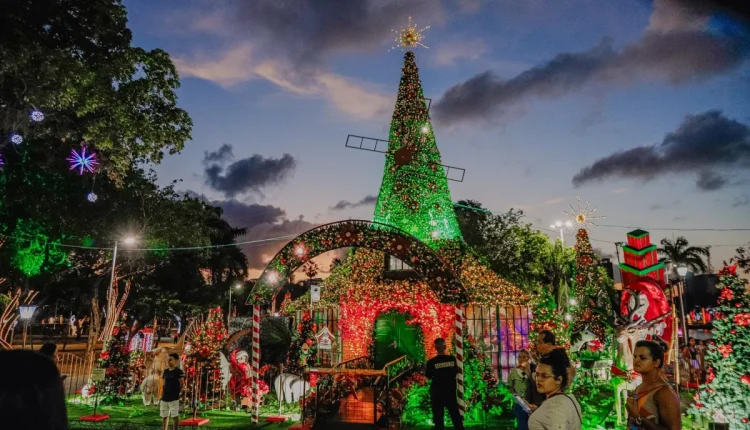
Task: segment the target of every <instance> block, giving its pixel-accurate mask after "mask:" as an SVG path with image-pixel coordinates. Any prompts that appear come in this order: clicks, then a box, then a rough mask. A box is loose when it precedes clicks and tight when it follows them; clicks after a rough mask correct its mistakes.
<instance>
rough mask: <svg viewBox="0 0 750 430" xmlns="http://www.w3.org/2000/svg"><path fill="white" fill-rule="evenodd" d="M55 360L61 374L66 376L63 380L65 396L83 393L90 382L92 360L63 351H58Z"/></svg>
mask: <svg viewBox="0 0 750 430" xmlns="http://www.w3.org/2000/svg"><path fill="white" fill-rule="evenodd" d="M55 362H56V364H57V369H58V370H59V371H60V374H61V375H62V376H63V377H64V378H65V379H64V380H63V388H64V389H65V397H68V398H70V397H75V396H79V395H81V393H82V392H83V391H84V390H85V386H86V385H87V384H88V383H89V375H90V374H91V361H89V360H86V359H85V358H83V357H79V356H77V355H74V354H71V353H68V352H61V353H57V356H56V359H55Z"/></svg>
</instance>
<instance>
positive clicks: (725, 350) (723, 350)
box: [719, 344, 734, 358]
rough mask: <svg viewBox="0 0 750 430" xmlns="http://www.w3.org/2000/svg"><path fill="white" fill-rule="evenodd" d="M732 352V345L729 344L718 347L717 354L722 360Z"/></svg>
mask: <svg viewBox="0 0 750 430" xmlns="http://www.w3.org/2000/svg"><path fill="white" fill-rule="evenodd" d="M732 351H734V350H733V349H732V345H730V344H724V345H721V346H720V347H719V352H720V353H721V355H722V356H723V357H724V358H728V357H729V354H731V353H732Z"/></svg>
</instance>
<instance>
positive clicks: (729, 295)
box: [719, 287, 734, 300]
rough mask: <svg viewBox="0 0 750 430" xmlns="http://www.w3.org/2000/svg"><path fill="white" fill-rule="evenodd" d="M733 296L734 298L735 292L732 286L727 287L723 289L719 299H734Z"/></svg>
mask: <svg viewBox="0 0 750 430" xmlns="http://www.w3.org/2000/svg"><path fill="white" fill-rule="evenodd" d="M733 298H734V293H733V292H732V289H731V288H728V287H725V288H722V289H721V294H720V295H719V300H732V299H733Z"/></svg>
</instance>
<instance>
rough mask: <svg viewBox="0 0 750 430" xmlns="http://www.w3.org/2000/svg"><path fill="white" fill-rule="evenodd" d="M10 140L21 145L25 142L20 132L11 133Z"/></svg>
mask: <svg viewBox="0 0 750 430" xmlns="http://www.w3.org/2000/svg"><path fill="white" fill-rule="evenodd" d="M10 141H11V142H13V144H15V145H20V144H22V143H23V136H21V135H20V134H18V133H13V134H11V135H10Z"/></svg>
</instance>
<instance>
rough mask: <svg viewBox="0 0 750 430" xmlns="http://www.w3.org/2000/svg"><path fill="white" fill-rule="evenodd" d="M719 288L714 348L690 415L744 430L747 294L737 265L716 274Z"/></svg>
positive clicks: (748, 388) (749, 327)
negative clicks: (703, 382) (704, 378)
mask: <svg viewBox="0 0 750 430" xmlns="http://www.w3.org/2000/svg"><path fill="white" fill-rule="evenodd" d="M718 288H719V291H721V293H720V295H719V306H718V311H719V312H720V315H719V313H717V315H716V318H715V319H714V321H713V335H714V341H715V345H711V346H710V347H709V349H708V353H707V354H706V361H707V362H708V369H707V376H706V384H705V385H702V386H701V388H700V391H699V393H697V394H696V395H695V397H694V399H695V404H694V405H693V406H692V407H691V412H692V413H694V414H698V415H702V416H706V417H708V418H709V419H710V420H711V421H713V422H717V423H728V424H729V428H730V429H731V430H740V429H743V430H744V429H747V428H748V425H750V295H749V294H748V290H747V281H746V280H743V279H740V278H739V277H738V276H737V266H736V265H735V266H728V267H724V268H723V269H722V270H721V271H720V272H719V285H718Z"/></svg>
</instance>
